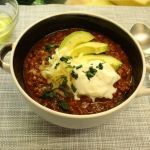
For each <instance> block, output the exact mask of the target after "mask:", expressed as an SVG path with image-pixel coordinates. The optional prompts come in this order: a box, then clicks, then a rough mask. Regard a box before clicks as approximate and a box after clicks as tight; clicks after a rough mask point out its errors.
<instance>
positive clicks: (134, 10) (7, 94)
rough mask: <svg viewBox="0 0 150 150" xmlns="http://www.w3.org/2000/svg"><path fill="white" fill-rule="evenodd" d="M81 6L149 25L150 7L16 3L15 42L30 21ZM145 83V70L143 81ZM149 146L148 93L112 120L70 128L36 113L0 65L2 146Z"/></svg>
mask: <svg viewBox="0 0 150 150" xmlns="http://www.w3.org/2000/svg"><path fill="white" fill-rule="evenodd" d="M67 11H85V12H92V13H95V14H99V15H103V16H106V17H108V18H110V19H113V20H115V21H117V22H118V23H120V24H121V25H122V26H124V27H125V28H126V29H128V30H129V29H130V28H131V26H132V25H133V24H134V23H136V22H143V23H145V24H147V25H150V8H148V7H147V8H144V7H84V6H65V5H45V6H20V16H19V22H18V24H17V27H16V29H15V31H14V34H13V36H12V39H11V40H10V41H11V42H14V41H15V39H16V38H17V37H18V36H19V34H20V33H21V32H22V31H23V30H24V29H25V28H26V27H28V26H29V25H30V24H31V23H33V22H35V21H37V20H38V19H41V18H43V17H46V16H49V15H52V14H55V13H61V12H67ZM145 84H147V85H148V75H147V78H146V80H145ZM91 149H93V150H122V149H127V150H129V149H130V150H131V149H133V150H140V149H141V150H150V97H148V96H145V97H140V98H136V99H134V100H133V103H132V104H131V105H130V106H129V107H128V108H127V109H125V110H124V111H122V112H121V113H120V114H118V116H116V117H115V118H113V119H112V120H111V121H110V122H108V123H105V124H102V125H101V126H99V127H96V128H91V129H82V130H70V129H65V128H61V127H58V126H55V125H52V124H50V123H48V122H46V121H44V120H43V119H41V118H40V117H39V116H38V115H36V114H34V113H33V112H32V110H31V109H30V108H29V106H28V105H27V104H26V102H25V101H24V99H23V97H22V96H21V94H20V93H19V91H18V90H17V88H16V86H15V85H14V83H13V81H12V77H11V75H10V74H8V73H6V72H4V71H3V70H1V69H0V150H91Z"/></svg>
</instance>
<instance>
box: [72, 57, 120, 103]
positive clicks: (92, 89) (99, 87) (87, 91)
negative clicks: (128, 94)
mask: <svg viewBox="0 0 150 150" xmlns="http://www.w3.org/2000/svg"><path fill="white" fill-rule="evenodd" d="M100 63H102V62H101V61H99V60H95V61H90V62H89V63H88V64H84V65H82V68H80V69H77V70H76V73H77V74H78V78H77V79H73V84H74V86H75V87H76V89H77V91H76V95H87V96H89V97H90V98H92V100H93V101H94V100H95V98H97V97H99V98H103V97H104V98H110V99H112V98H113V93H115V92H116V90H117V89H116V88H115V87H114V86H113V85H114V83H115V82H117V81H118V80H119V79H120V76H119V75H118V74H117V72H116V71H115V70H114V69H113V67H112V66H111V65H110V64H108V63H102V66H103V68H102V69H98V68H97V66H98V65H99V64H100ZM91 66H93V68H95V69H96V70H97V72H96V73H95V75H94V76H93V77H92V78H90V79H88V78H87V76H86V72H87V71H88V70H89V67H91Z"/></svg>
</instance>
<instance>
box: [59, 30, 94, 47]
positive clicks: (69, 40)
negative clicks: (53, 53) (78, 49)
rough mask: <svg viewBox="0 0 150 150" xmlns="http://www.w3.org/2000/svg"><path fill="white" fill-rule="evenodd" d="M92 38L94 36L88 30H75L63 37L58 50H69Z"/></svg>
mask: <svg viewBox="0 0 150 150" xmlns="http://www.w3.org/2000/svg"><path fill="white" fill-rule="evenodd" d="M92 39H94V36H93V35H92V34H91V33H89V32H86V31H75V32H72V33H71V34H69V35H68V36H66V37H65V38H64V40H63V41H62V42H61V44H60V47H59V50H61V49H67V50H71V49H73V48H74V47H75V46H77V45H79V44H81V43H84V42H89V41H91V40H92Z"/></svg>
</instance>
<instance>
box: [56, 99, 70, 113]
mask: <svg viewBox="0 0 150 150" xmlns="http://www.w3.org/2000/svg"><path fill="white" fill-rule="evenodd" d="M58 105H59V107H60V108H61V109H62V110H64V111H68V110H69V104H68V103H67V102H66V101H63V100H61V101H59V102H58Z"/></svg>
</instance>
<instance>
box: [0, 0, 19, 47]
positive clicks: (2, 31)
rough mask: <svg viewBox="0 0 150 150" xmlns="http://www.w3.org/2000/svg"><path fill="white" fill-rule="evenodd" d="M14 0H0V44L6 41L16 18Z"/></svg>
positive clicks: (16, 5) (16, 7)
mask: <svg viewBox="0 0 150 150" xmlns="http://www.w3.org/2000/svg"><path fill="white" fill-rule="evenodd" d="M18 13H19V8H18V3H17V1H16V0H0V46H1V45H3V44H4V43H5V42H7V40H8V38H9V37H10V35H11V33H12V31H13V29H14V27H15V25H16V23H17V19H18Z"/></svg>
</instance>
